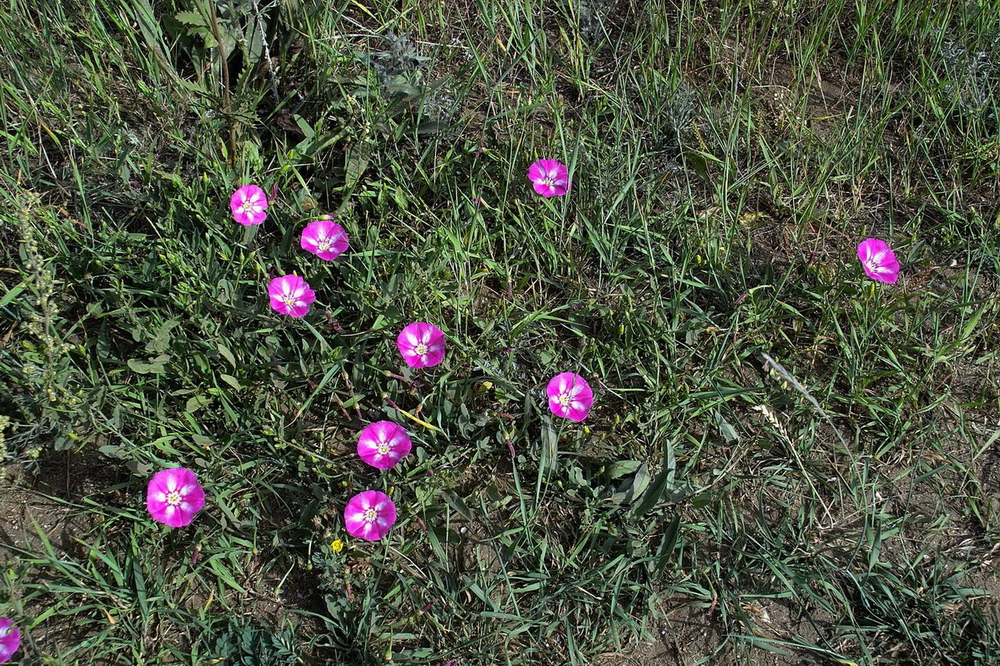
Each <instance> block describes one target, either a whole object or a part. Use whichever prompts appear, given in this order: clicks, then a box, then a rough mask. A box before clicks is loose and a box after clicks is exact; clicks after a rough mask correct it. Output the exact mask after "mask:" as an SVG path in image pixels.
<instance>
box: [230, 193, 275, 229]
mask: <svg viewBox="0 0 1000 666" xmlns="http://www.w3.org/2000/svg"><path fill="white" fill-rule="evenodd" d="M229 209H230V210H231V211H233V219H234V220H236V221H237V222H239V223H240V224H242V225H243V226H245V227H249V226H253V225H255V224H260V223H261V222H263V221H264V220H265V219H267V213H266V212H264V211H266V210H267V195H266V194H264V190H262V189H260V188H259V187H257V186H256V185H244V186H243V187H241V188H239V189H238V190H236V191H235V192H233V196H231V197H230V198H229Z"/></svg>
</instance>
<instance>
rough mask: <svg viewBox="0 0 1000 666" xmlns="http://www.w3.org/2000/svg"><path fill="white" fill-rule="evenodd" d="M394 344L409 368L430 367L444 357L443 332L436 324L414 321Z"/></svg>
mask: <svg viewBox="0 0 1000 666" xmlns="http://www.w3.org/2000/svg"><path fill="white" fill-rule="evenodd" d="M396 346H397V347H398V348H399V353H400V354H402V355H403V360H404V361H406V365H408V366H410V367H411V368H430V367H433V366H435V365H437V364H438V363H440V362H441V361H442V360H443V359H444V332H443V331H442V330H441V329H440V328H438V327H437V326H432V325H431V324H428V323H425V322H422V321H416V322H413V323H412V324H410V325H408V326H407V327H406V328H404V329H403V330H402V332H400V334H399V337H397V338H396Z"/></svg>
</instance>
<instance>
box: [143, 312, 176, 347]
mask: <svg viewBox="0 0 1000 666" xmlns="http://www.w3.org/2000/svg"><path fill="white" fill-rule="evenodd" d="M180 323H181V322H180V320H179V319H168V320H167V321H165V322H163V324H161V325H160V328H158V329H157V330H156V334H155V335H154V336H153V339H152V340H150V341H149V342H147V343H146V351H147V352H149V353H150V354H162V353H163V352H165V351H166V350H167V347H169V346H170V331H172V330H173V329H174V328H176V327H177V326H178V325H179V324H180Z"/></svg>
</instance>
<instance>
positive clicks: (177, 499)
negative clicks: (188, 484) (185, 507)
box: [167, 490, 184, 506]
mask: <svg viewBox="0 0 1000 666" xmlns="http://www.w3.org/2000/svg"><path fill="white" fill-rule="evenodd" d="M183 499H184V498H182V497H181V494H180V493H179V492H177V491H176V490H175V491H174V492H172V493H167V504H169V505H170V506H177V505H179V504H180V503H181V500H183Z"/></svg>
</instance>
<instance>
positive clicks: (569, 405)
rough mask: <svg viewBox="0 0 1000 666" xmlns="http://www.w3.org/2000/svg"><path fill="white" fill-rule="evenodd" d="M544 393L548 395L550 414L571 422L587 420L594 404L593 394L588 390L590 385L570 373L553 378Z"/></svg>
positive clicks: (578, 376)
mask: <svg viewBox="0 0 1000 666" xmlns="http://www.w3.org/2000/svg"><path fill="white" fill-rule="evenodd" d="M545 392H546V393H548V396H549V409H551V410H552V413H553V414H555V415H556V416H561V417H563V418H565V419H569V420H571V421H582V420H584V419H585V418H587V414H588V413H589V412H590V406H591V405H593V404H594V392H593V391H591V390H590V384H588V383H587V380H586V379H584V378H583V377H581V376H580V375H578V374H575V373H572V372H564V373H562V374H559V375H556V376H555V377H553V378H552V379H551V380H549V385H548V387H547V388H546V389H545Z"/></svg>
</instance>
